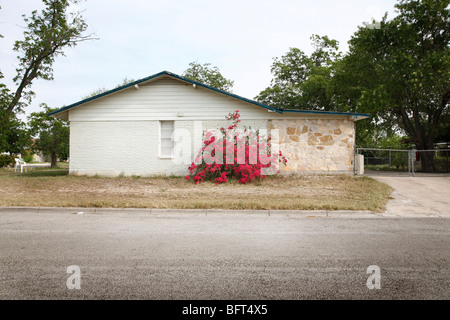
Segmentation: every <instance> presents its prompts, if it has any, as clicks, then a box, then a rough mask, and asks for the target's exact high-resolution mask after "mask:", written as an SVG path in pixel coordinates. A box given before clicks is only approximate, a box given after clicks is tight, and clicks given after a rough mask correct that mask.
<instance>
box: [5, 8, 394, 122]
mask: <svg viewBox="0 0 450 320" xmlns="http://www.w3.org/2000/svg"><path fill="white" fill-rule="evenodd" d="M396 2H397V1H395V0H315V1H310V0H308V1H307V0H278V1H274V0H227V1H223V0H222V1H216V0H158V1H154V0H87V1H81V2H80V3H79V4H78V5H77V6H74V7H73V8H72V10H81V11H83V17H84V19H85V21H86V22H87V24H88V25H89V27H88V30H87V34H90V33H92V34H95V37H98V38H99V40H92V41H87V42H83V43H80V44H79V45H78V46H76V47H74V48H69V49H67V50H66V51H65V52H66V56H65V57H64V56H60V57H58V58H57V59H56V62H55V64H54V77H55V80H54V81H44V80H39V81H35V82H34V83H33V90H34V91H35V92H36V97H35V99H34V100H33V102H32V104H31V106H30V107H28V108H27V110H28V113H29V112H33V111H37V110H39V105H40V104H41V103H43V102H45V103H47V104H48V105H49V106H50V107H58V108H59V107H62V106H64V105H69V104H72V103H75V102H77V101H79V100H81V98H82V97H83V96H86V95H88V94H89V93H91V92H92V91H95V90H97V89H99V88H107V89H112V88H114V87H115V86H116V85H117V84H119V83H121V82H122V80H123V79H124V78H128V79H130V78H132V79H135V80H138V79H141V78H144V77H148V76H150V75H153V74H155V73H158V72H161V71H164V70H166V71H170V72H173V73H176V74H179V75H181V74H182V73H183V72H184V71H185V70H186V69H187V68H188V65H189V63H190V62H192V61H197V62H198V63H201V64H203V63H211V65H212V66H217V67H218V68H219V69H220V71H221V73H222V75H223V76H225V77H226V78H228V79H231V80H233V81H234V87H233V93H235V94H238V95H241V96H243V97H246V98H249V99H253V98H254V97H255V96H256V95H257V94H258V93H259V92H260V91H261V90H263V89H265V88H266V87H267V86H268V85H269V84H270V80H271V78H272V75H271V73H270V67H271V65H272V61H273V58H274V57H280V56H282V55H284V54H285V53H286V52H288V50H289V48H291V47H296V48H299V49H301V50H302V51H304V52H306V53H308V54H309V53H311V51H312V46H311V43H310V36H311V35H312V34H319V35H327V36H328V37H330V38H331V39H335V40H338V41H339V43H340V49H341V51H343V52H346V51H347V50H348V44H347V42H348V40H350V38H351V36H352V34H353V33H354V32H355V31H356V30H357V28H358V26H362V24H363V22H366V21H370V20H371V19H372V18H375V19H376V20H380V19H381V17H382V16H383V15H384V13H385V12H388V17H389V18H392V17H394V16H395V8H394V5H395V3H396ZM0 5H1V9H0V34H3V36H4V38H0V70H1V71H2V72H3V74H4V76H5V79H3V82H4V83H6V84H8V85H9V88H10V89H11V90H13V89H15V86H14V84H13V83H12V81H11V79H12V78H13V77H14V75H15V68H16V66H17V59H16V56H17V53H16V52H13V51H12V47H13V44H14V41H15V40H18V39H22V38H23V30H24V29H23V27H24V26H25V22H24V21H23V18H22V15H23V14H26V15H27V16H29V15H30V13H31V11H32V10H35V9H38V10H40V9H42V8H43V4H42V2H41V1H40V0H1V2H0Z"/></svg>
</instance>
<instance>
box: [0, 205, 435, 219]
mask: <svg viewBox="0 0 450 320" xmlns="http://www.w3.org/2000/svg"><path fill="white" fill-rule="evenodd" d="M1 212H10V213H14V212H18V213H20V212H29V213H41V214H55V213H62V214H77V213H78V214H81V213H82V214H99V215H102V214H138V215H149V216H153V217H183V216H184V217H185V216H190V217H193V216H205V217H220V216H221V217H227V216H228V217H232V216H236V215H240V216H242V215H246V216H248V217H261V216H268V217H289V218H310V219H339V218H347V219H349V218H350V219H353V218H355V219H357V218H364V219H378V218H401V217H408V218H439V216H437V215H430V214H427V213H423V214H421V213H414V214H407V213H405V214H399V213H395V214H390V213H388V212H372V211H346V210H220V209H156V208H148V209H146V208H79V207H61V208H60V207H0V213H1Z"/></svg>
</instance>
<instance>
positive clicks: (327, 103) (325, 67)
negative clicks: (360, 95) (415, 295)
mask: <svg viewBox="0 0 450 320" xmlns="http://www.w3.org/2000/svg"><path fill="white" fill-rule="evenodd" d="M310 39H311V43H312V45H313V47H314V51H313V53H312V54H311V55H309V56H308V55H307V54H306V53H305V52H303V51H302V50H300V49H298V48H290V49H289V52H287V53H286V54H285V55H284V56H282V57H281V58H274V62H273V64H272V68H271V72H272V74H273V79H272V81H271V84H270V86H269V87H268V88H266V89H265V90H263V91H261V92H260V93H259V95H258V96H257V97H256V98H255V99H256V100H257V101H259V102H262V103H265V104H267V105H270V106H273V107H278V108H283V109H313V110H334V109H335V105H334V103H333V99H332V96H331V93H330V91H329V82H330V80H331V78H332V75H333V65H334V63H335V62H336V61H337V60H338V59H339V58H340V56H341V53H340V52H339V47H338V42H337V41H336V40H332V39H329V38H328V37H327V36H319V35H312V36H311V38H310Z"/></svg>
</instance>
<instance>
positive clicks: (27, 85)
mask: <svg viewBox="0 0 450 320" xmlns="http://www.w3.org/2000/svg"><path fill="white" fill-rule="evenodd" d="M77 2H78V0H43V3H44V5H45V8H44V9H43V10H42V11H41V12H40V13H38V11H37V10H34V11H33V12H32V13H31V16H29V17H26V16H25V15H23V17H24V21H25V22H26V23H27V26H26V27H25V31H24V38H23V40H19V41H16V42H15V44H14V47H13V50H14V51H16V52H17V53H18V56H17V58H18V67H17V68H16V72H17V73H16V75H15V77H14V78H13V81H14V83H15V85H16V88H15V89H13V90H10V89H9V88H8V87H7V86H6V85H5V84H3V83H0V137H2V138H0V151H10V150H12V149H17V148H18V146H14V145H9V143H8V139H6V138H5V137H7V136H11V135H12V133H11V132H10V130H13V129H16V130H19V129H20V128H19V127H20V126H23V122H21V121H19V120H18V118H17V114H18V113H20V112H23V111H24V108H25V107H26V106H27V105H28V104H29V103H30V102H31V100H32V98H33V97H34V93H33V91H32V90H31V86H32V84H33V81H34V80H37V79H44V80H53V68H52V65H53V63H54V61H55V58H56V57H57V56H59V55H64V49H66V48H68V47H73V46H76V45H77V44H78V43H79V42H81V41H85V40H89V39H93V38H92V37H91V36H85V35H83V32H84V31H85V30H86V28H87V24H86V23H85V21H84V20H83V18H82V17H81V15H80V13H79V12H76V13H68V12H67V11H68V8H69V6H70V3H77ZM2 78H3V74H2V73H1V71H0V79H2ZM17 126H19V127H17ZM9 141H10V142H11V141H12V140H9ZM19 147H20V146H19Z"/></svg>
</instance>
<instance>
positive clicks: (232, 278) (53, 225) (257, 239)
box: [0, 209, 450, 300]
mask: <svg viewBox="0 0 450 320" xmlns="http://www.w3.org/2000/svg"><path fill="white" fill-rule="evenodd" d="M78 213H79V212H78ZM449 261H450V219H448V218H440V217H428V218H424V217H421V218H411V217H400V218H396V217H383V216H379V215H360V216H359V215H355V216H354V217H353V216H352V215H351V214H343V215H342V216H339V215H325V216H324V215H320V214H317V215H315V214H314V213H308V214H297V215H296V214H271V215H262V214H258V213H257V212H253V213H239V212H235V213H228V214H227V213H222V212H216V213H215V214H209V215H204V214H200V213H198V214H197V213H195V212H187V213H186V212H181V211H180V212H178V213H177V212H168V213H161V214H157V213H147V212H141V211H136V212H134V211H129V210H128V211H121V210H117V211H114V212H108V211H106V212H101V211H97V213H93V212H89V210H86V212H83V214H81V213H80V214H77V212H75V211H73V212H70V210H67V209H66V210H62V209H61V210H60V211H58V209H53V210H49V211H45V210H41V211H40V212H35V211H27V210H23V209H22V210H7V209H3V210H0V299H148V300H160V299H163V300H171V299H176V300H179V299H183V300H198V299H202V300H215V299H221V300H222V299H225V300H260V299H261V300H273V299H277V300H280V299H286V300H290V299H331V300H333V299H370V300H371V299H389V300H391V299H392V300H393V299H449V298H450V293H449V292H450V290H449V288H450V286H449V284H450V270H449Z"/></svg>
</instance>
